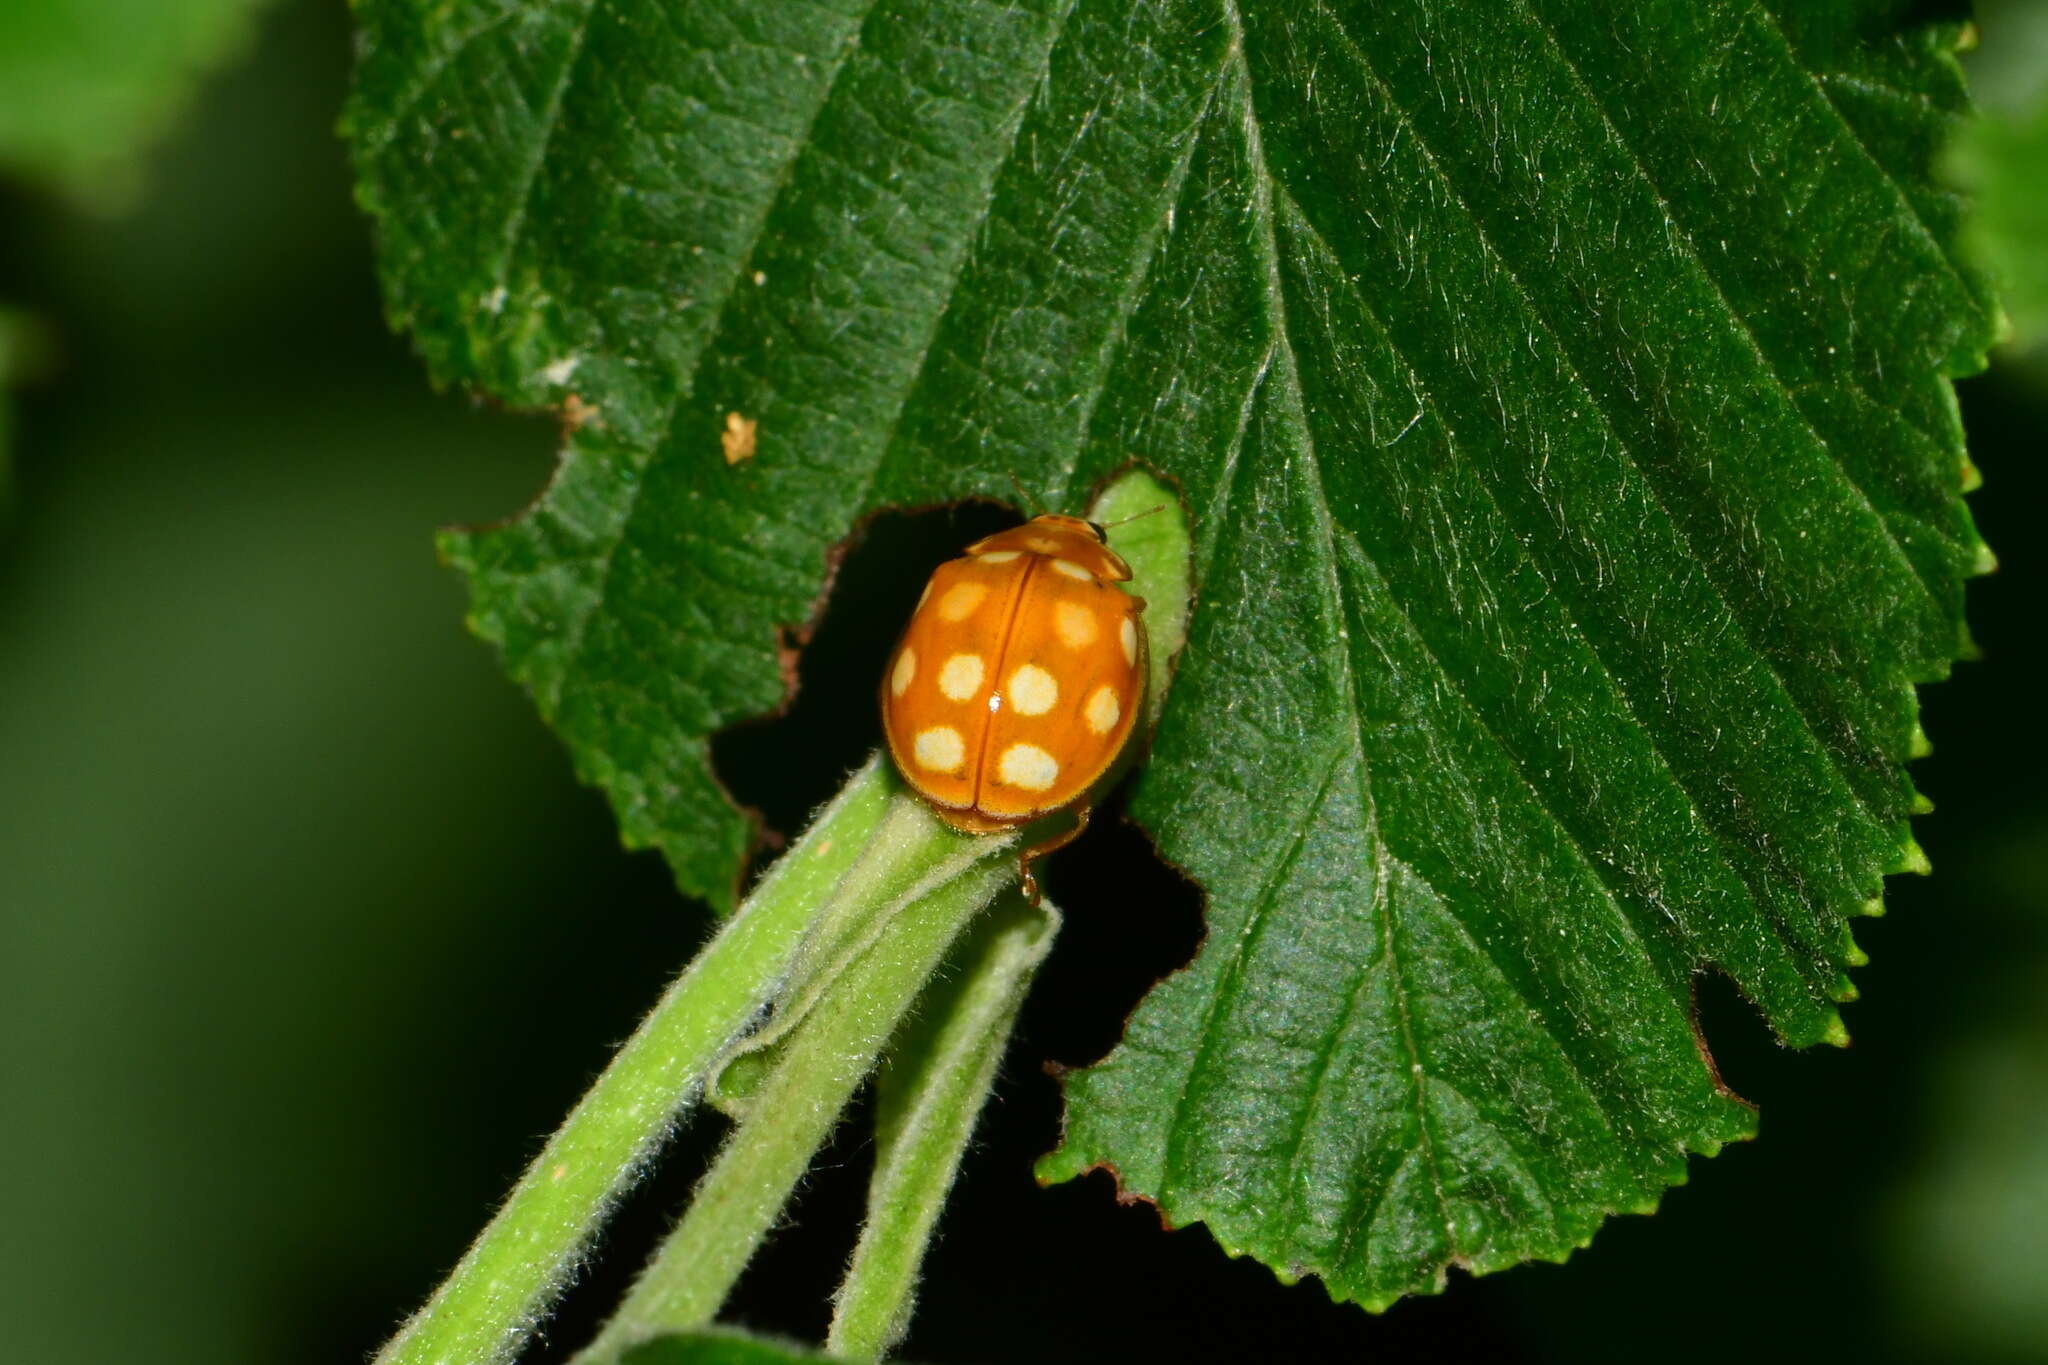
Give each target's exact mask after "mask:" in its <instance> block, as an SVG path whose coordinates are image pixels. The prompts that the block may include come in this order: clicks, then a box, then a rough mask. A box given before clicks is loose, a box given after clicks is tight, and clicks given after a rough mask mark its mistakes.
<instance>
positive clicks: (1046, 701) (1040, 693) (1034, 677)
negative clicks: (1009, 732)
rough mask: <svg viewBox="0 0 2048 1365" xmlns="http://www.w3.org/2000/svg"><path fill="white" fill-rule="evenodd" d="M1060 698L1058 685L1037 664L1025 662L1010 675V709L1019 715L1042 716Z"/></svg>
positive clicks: (1050, 675)
mask: <svg viewBox="0 0 2048 1365" xmlns="http://www.w3.org/2000/svg"><path fill="white" fill-rule="evenodd" d="M1059 699H1060V685H1059V684H1058V683H1057V682H1055V681H1053V676H1052V674H1050V673H1048V672H1046V671H1045V670H1044V669H1042V668H1040V667H1039V666H1038V665H1037V664H1025V665H1023V666H1022V667H1020V668H1019V669H1018V670H1017V671H1016V672H1015V673H1012V674H1011V675H1010V709H1011V710H1012V711H1015V712H1016V713H1017V714H1018V715H1020V716H1042V715H1044V714H1045V713H1046V712H1048V711H1050V710H1052V705H1053V703H1054V702H1056V701H1058V700H1059Z"/></svg>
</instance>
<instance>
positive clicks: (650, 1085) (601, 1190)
mask: <svg viewBox="0 0 2048 1365" xmlns="http://www.w3.org/2000/svg"><path fill="white" fill-rule="evenodd" d="M900 791H901V788H900V786H899V784H898V783H897V781H896V779H895V777H894V775H893V774H892V773H891V772H890V770H889V766H888V764H887V763H886V762H885V761H882V760H879V759H873V760H870V761H869V762H868V764H867V766H865V767H864V768H862V769H861V770H860V771H859V772H858V773H856V774H855V775H854V777H853V778H852V780H851V781H849V782H848V784H847V786H846V788H845V789H844V790H843V791H842V792H841V793H840V795H839V797H838V798H837V799H836V800H834V801H833V802H832V803H831V804H830V805H828V806H827V807H826V808H825V809H824V810H823V811H822V812H821V813H820V814H819V817H818V819H817V821H816V822H815V823H814V824H813V825H812V826H811V828H810V831H809V832H808V833H806V834H805V835H804V837H803V838H802V839H800V840H799V841H798V842H797V843H796V844H795V845H794V846H793V847H792V848H791V849H790V850H789V852H788V853H786V854H785V855H784V856H783V857H782V858H780V859H779V860H777V862H776V863H775V865H774V866H773V867H772V868H770V869H769V872H768V874H767V875H766V876H765V877H764V878H763V879H762V881H761V884H760V886H759V887H758V888H756V890H755V891H754V893H753V894H752V895H751V896H749V897H748V898H747V901H746V903H745V904H744V905H742V906H741V907H740V909H739V911H738V913H737V914H735V915H734V916H733V918H732V919H731V920H730V921H728V922H727V923H726V925H725V927H724V928H723V929H722V930H721V931H720V932H719V933H718V935H717V936H716V937H715V938H713V939H712V940H711V942H710V943H709V944H707V945H706V946H705V948H704V950H703V951H702V952H700V953H699V954H698V955H697V957H696V959H695V960H694V961H692V963H691V964H690V966H689V967H688V968H687V969H686V970H685V971H684V972H683V973H682V975H681V976H679V977H678V978H677V979H676V981H675V982H674V984H673V985H671V986H670V987H669V988H668V991H667V992H666V993H665V994H664V995H663V996H662V999H661V1002H660V1003H659V1004H657V1005H656V1006H655V1008H654V1012H653V1013H651V1014H650V1015H648V1017H647V1018H646V1020H645V1021H644V1022H643V1023H642V1024H641V1025H640V1028H639V1029H638V1031H636V1032H635V1033H634V1034H633V1036H632V1037H631V1038H630V1039H628V1040H627V1042H626V1044H625V1046H624V1047H622V1048H620V1049H619V1052H618V1055H617V1056H616V1057H614V1058H613V1059H612V1062H611V1065H610V1066H608V1067H606V1068H605V1070H604V1073H603V1074H602V1075H601V1076H599V1077H598V1079H597V1081H596V1083H595V1084H594V1085H592V1086H591V1088H590V1090H589V1092H588V1093H587V1094H586V1095H584V1097H583V1099H582V1100H581V1101H580V1102H579V1103H578V1104H577V1106H576V1108H575V1110H574V1111H573V1112H571V1113H570V1115H569V1117H568V1119H567V1120H566V1121H565V1122H564V1123H563V1124H562V1126H561V1128H560V1129H559V1130H558V1131H557V1132H556V1133H555V1135H554V1137H552V1138H551V1139H549V1141H548V1144H547V1146H546V1147H544V1148H543V1149H542V1150H541V1153H540V1155H539V1156H538V1157H536V1158H535V1159H534V1161H533V1163H532V1165H530V1166H528V1167H527V1169H526V1173H525V1175H523V1176H522V1177H521V1178H520V1181H519V1184H518V1185H517V1186H515V1187H514V1189H513V1191H512V1194H511V1196H510V1197H509V1198H508V1199H507V1200H506V1201H505V1204H504V1206H503V1207H502V1208H500V1209H499V1210H498V1213H497V1216H496V1217H494V1218H493V1219H492V1220H491V1222H490V1224H489V1226H487V1227H486V1228H485V1229H484V1231H483V1233H482V1235H481V1236H479V1237H478V1238H477V1240H476V1242H475V1244H474V1245H472V1246H471V1247H470V1249H469V1251H468V1253H467V1254H465V1255H464V1256H463V1258H462V1260H461V1262H460V1263H459V1264H457V1266H456V1267H455V1269H454V1271H453V1272H451V1273H450V1274H449V1276H448V1278H447V1279H446V1280H445V1281H444V1282H443V1283H442V1285H441V1287H440V1288H439V1289H437V1290H436V1291H435V1292H434V1296H433V1297H432V1298H431V1299H430V1300H428V1302H427V1304H426V1306H425V1307H423V1308H422V1309H420V1311H419V1312H418V1313H417V1314H415V1315H414V1316H413V1317H412V1319H411V1320H410V1321H408V1322H407V1323H406V1324H405V1326H404V1327H402V1328H401V1329H400V1330H399V1332H398V1335H397V1336H395V1337H393V1338H392V1339H391V1341H390V1342H389V1343H388V1344H387V1345H386V1346H385V1347H384V1349H383V1351H382V1352H380V1353H379V1355H378V1356H377V1362H378V1365H430V1362H432V1363H436V1365H438V1363H439V1362H461V1363H462V1365H472V1363H475V1365H489V1363H491V1362H500V1361H507V1360H510V1359H511V1358H512V1356H513V1355H515V1354H516V1353H517V1352H518V1350H519V1347H520V1344H521V1343H522V1342H523V1341H524V1340H525V1339H526V1337H527V1335H528V1333H530V1332H531V1331H532V1330H533V1327H534V1325H535V1323H536V1322H537V1320H538V1319H539V1317H540V1315H541V1314H542V1313H543V1312H544V1311H545V1310H546V1308H547V1306H548V1304H549V1302H550V1301H551V1300H552V1298H553V1297H554V1295H555V1293H556V1292H557V1291H558V1289H559V1288H560V1286H561V1284H562V1281H563V1279H564V1277H565V1276H566V1275H567V1273H568V1271H569V1269H570V1267H571V1266H572V1265H573V1264H574V1263H575V1259H576V1257H577V1255H578V1254H579V1253H580V1252H581V1250H582V1247H583V1245H584V1243H585V1242H587V1241H588V1240H589V1238H590V1237H591V1235H592V1234H593V1233H594V1232H595V1231H596V1229H597V1227H598V1225H599V1224H600V1223H601V1222H602V1221H603V1218H604V1216H605V1213H606V1211H607V1209H608V1208H609V1205H610V1203H611V1201H612V1199H613V1198H614V1197H615V1196H616V1195H617V1194H618V1192H619V1191H620V1189H621V1188H623V1187H624V1186H625V1185H626V1184H627V1183H628V1182H629V1181H630V1180H631V1179H632V1177H633V1175H634V1173H635V1172H636V1171H637V1170H638V1169H639V1167H640V1166H641V1164H642V1163H644V1162H645V1161H646V1160H647V1158H648V1157H649V1156H650V1155H651V1154H652V1153H653V1150H654V1148H655V1146H656V1145H657V1143H658V1142H659V1140H660V1138H661V1136H662V1134H663V1133H664V1132H665V1131H666V1130H667V1128H668V1125H669V1122H670V1119H671V1117H672V1116H673V1115H674V1114H675V1112H676V1110H677V1109H678V1108H680V1107H681V1106H682V1105H683V1103H684V1102H685V1101H687V1100H688V1099H689V1098H690V1096H691V1094H692V1093H693V1091H694V1090H695V1089H696V1087H697V1086H698V1085H699V1083H701V1082H702V1081H703V1079H704V1077H705V1075H706V1073H707V1072H708V1071H709V1069H710V1067H711V1066H712V1064H713V1062H714V1061H715V1060H716V1059H717V1057H718V1056H719V1055H720V1053H721V1052H723V1051H724V1050H725V1049H726V1048H727V1047H728V1046H729V1045H730V1043H731V1042H732V1040H733V1039H734V1038H735V1037H736V1036H737V1035H739V1034H740V1033H741V1032H742V1031H743V1030H744V1029H745V1028H746V1027H747V1025H748V1024H749V1023H750V1022H752V1020H753V1019H754V1018H755V1017H756V1016H757V1015H758V1014H759V1013H760V1011H761V1009H762V1008H763V1007H764V1006H765V1005H766V1004H768V1003H769V1002H770V1001H771V1000H772V999H773V998H774V997H775V995H776V993H777V990H778V989H779V988H780V987H781V986H782V985H783V984H784V983H785V980H786V977H787V975H788V972H789V968H790V964H791V962H792V961H793V960H794V959H795V958H796V957H797V955H798V951H799V949H800V947H801V946H802V945H803V944H804V942H805V937H806V934H807V931H809V929H810V928H811V926H812V924H813V923H814V921H815V919H816V918H817V916H818V913H819V911H820V908H821V907H823V906H827V905H829V904H831V903H834V902H835V900H836V898H835V896H834V892H835V891H836V890H837V889H839V888H841V887H842V885H843V884H844V883H845V882H847V881H848V880H849V879H850V877H851V875H852V874H855V873H858V874H861V875H863V876H865V877H867V878H869V879H871V880H872V879H875V878H877V877H880V876H881V875H882V873H883V872H885V871H886V870H887V869H886V868H878V867H877V866H876V864H877V862H878V861H880V862H884V863H886V862H888V861H890V860H891V859H892V858H901V857H902V856H903V855H904V854H906V853H907V852H910V851H911V850H905V849H902V848H898V847H894V846H892V847H890V848H888V849H885V850H876V849H874V848H873V847H872V845H874V844H875V842H876V839H875V836H876V833H877V831H878V830H879V829H880V828H881V827H882V826H883V825H884V823H885V817H886V816H887V815H889V814H890V813H891V811H892V810H893V808H894V807H895V805H896V804H898V802H899V801H900V800H901V799H905V798H901V797H900Z"/></svg>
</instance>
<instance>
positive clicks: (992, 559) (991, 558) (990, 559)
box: [975, 550, 1018, 564]
mask: <svg viewBox="0 0 2048 1365" xmlns="http://www.w3.org/2000/svg"><path fill="white" fill-rule="evenodd" d="M1017 555H1018V551H1016V550H990V551H989V552H988V553H987V554H979V555H976V556H975V558H976V559H978V560H980V561H981V562H982V563H984V564H1007V563H1009V562H1010V561H1011V560H1013V559H1015V558H1016V557H1017Z"/></svg>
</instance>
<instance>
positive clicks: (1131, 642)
mask: <svg viewBox="0 0 2048 1365" xmlns="http://www.w3.org/2000/svg"><path fill="white" fill-rule="evenodd" d="M1118 634H1119V635H1120V636H1121V637H1122V640H1123V646H1124V662H1125V663H1127V664H1130V665H1131V666H1132V667H1133V668H1135V667H1137V663H1138V623H1137V622H1136V621H1133V620H1132V619H1131V618H1130V617H1128V616H1126V617H1125V618H1124V624H1123V629H1122V630H1121V631H1119V632H1118Z"/></svg>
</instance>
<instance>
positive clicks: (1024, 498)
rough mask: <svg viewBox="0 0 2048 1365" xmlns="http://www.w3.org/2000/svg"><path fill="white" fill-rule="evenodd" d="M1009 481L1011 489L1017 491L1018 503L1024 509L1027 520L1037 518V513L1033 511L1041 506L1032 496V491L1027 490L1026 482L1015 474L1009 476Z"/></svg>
mask: <svg viewBox="0 0 2048 1365" xmlns="http://www.w3.org/2000/svg"><path fill="white" fill-rule="evenodd" d="M1009 479H1010V487H1012V488H1014V489H1016V490H1017V502H1018V504H1019V505H1020V506H1021V507H1022V508H1023V511H1024V515H1025V516H1026V517H1027V518H1028V517H1032V516H1036V515H1037V513H1035V512H1034V511H1032V509H1033V508H1035V507H1037V506H1038V505H1039V503H1038V499H1037V498H1034V497H1032V496H1031V490H1030V489H1028V488H1026V487H1025V486H1024V481H1023V480H1022V479H1020V478H1018V477H1017V476H1016V475H1015V474H1011V475H1009Z"/></svg>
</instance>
